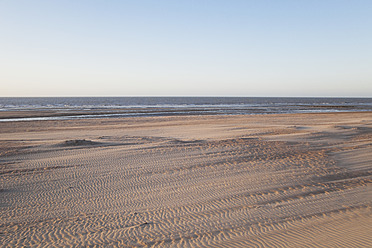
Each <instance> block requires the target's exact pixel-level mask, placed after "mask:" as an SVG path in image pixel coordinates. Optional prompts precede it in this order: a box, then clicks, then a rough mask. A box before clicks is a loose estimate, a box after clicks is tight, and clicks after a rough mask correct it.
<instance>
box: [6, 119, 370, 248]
mask: <svg viewBox="0 0 372 248" xmlns="http://www.w3.org/2000/svg"><path fill="white" fill-rule="evenodd" d="M0 166H1V167H0V168H1V171H0V178H1V188H0V194H1V198H0V199H1V202H0V207H1V223H0V246H1V247H21V246H26V247H66V246H73V247H86V246H93V247H94V246H100V247H115V246H119V247H143V246H144V247H153V246H154V247H156V246H161V247H370V246H371V245H372V208H371V206H372V204H371V203H372V184H371V183H372V113H371V112H360V113H327V114H283V115H256V116H181V117H176V116H174V117H145V118H121V119H89V120H65V121H28V122H0Z"/></svg>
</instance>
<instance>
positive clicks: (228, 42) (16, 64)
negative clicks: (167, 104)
mask: <svg viewBox="0 0 372 248" xmlns="http://www.w3.org/2000/svg"><path fill="white" fill-rule="evenodd" d="M0 96H320V97H322V96H331V97H337V96H339V97H347V96H350V97H372V1H370V0H364V1H362V0H353V1H346V0H313V1H299V0H256V1H253V0H252V1H249V0H240V1H238V0H230V1H227V0H225V1H222V0H198V1H195V0H194V1H191V0H187V1H174V0H153V1H149V0H141V1H136V0H133V1H94V0H92V1H84V0H81V1H37V0H35V1H20V0H0Z"/></svg>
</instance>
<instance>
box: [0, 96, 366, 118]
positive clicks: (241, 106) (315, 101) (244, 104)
mask: <svg viewBox="0 0 372 248" xmlns="http://www.w3.org/2000/svg"><path fill="white" fill-rule="evenodd" d="M6 111H12V112H14V111H33V112H34V113H35V114H33V115H32V116H31V117H30V116H28V117H26V116H25V117H22V116H21V115H18V116H16V117H12V115H7V114H6V113H5V112H6ZM356 111H372V98H295V97H2V98H0V113H1V112H2V115H0V116H1V117H0V121H2V122H4V121H34V120H66V119H84V118H114V117H115V118H117V117H146V116H177V115H257V114H283V113H325V112H356ZM37 113H39V115H38V114H37Z"/></svg>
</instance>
